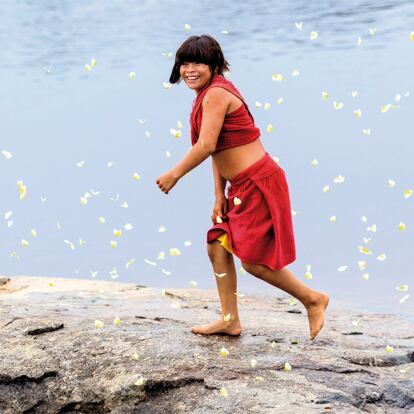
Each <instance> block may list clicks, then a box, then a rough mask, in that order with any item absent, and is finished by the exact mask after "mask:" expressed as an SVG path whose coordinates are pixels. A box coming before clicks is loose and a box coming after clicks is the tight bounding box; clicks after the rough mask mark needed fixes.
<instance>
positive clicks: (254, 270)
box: [241, 261, 266, 277]
mask: <svg viewBox="0 0 414 414" xmlns="http://www.w3.org/2000/svg"><path fill="white" fill-rule="evenodd" d="M241 264H242V266H243V269H244V270H245V271H246V272H248V273H250V274H251V275H253V276H257V277H260V276H261V275H262V274H263V272H264V271H265V270H266V268H265V267H264V266H262V265H258V264H255V263H246V262H243V261H242V262H241Z"/></svg>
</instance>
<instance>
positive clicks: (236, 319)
mask: <svg viewBox="0 0 414 414" xmlns="http://www.w3.org/2000/svg"><path fill="white" fill-rule="evenodd" d="M229 314H230V319H228V320H226V319H225V318H226V316H227V318H228V315H229ZM221 320H222V321H223V322H225V323H228V324H232V323H237V322H240V319H239V315H238V314H234V313H231V312H229V313H223V314H222V315H221Z"/></svg>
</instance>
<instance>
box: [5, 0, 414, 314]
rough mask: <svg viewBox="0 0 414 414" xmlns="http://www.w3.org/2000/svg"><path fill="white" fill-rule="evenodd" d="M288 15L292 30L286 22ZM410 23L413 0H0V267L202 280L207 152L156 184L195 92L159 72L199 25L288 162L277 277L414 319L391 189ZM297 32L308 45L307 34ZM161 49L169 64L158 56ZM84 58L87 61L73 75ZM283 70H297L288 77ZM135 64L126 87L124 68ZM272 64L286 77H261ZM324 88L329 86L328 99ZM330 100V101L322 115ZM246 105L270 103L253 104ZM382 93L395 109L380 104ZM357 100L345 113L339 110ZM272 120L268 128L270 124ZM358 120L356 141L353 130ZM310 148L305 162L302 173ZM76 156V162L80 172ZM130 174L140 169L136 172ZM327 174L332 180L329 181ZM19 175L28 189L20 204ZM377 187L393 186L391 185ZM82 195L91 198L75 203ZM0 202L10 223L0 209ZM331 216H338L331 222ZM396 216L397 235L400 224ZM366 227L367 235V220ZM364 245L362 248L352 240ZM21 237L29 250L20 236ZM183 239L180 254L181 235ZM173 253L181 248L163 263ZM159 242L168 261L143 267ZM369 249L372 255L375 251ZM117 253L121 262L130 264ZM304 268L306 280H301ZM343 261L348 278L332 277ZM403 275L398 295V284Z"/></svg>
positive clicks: (401, 157)
mask: <svg viewBox="0 0 414 414" xmlns="http://www.w3.org/2000/svg"><path fill="white" fill-rule="evenodd" d="M301 21H302V22H303V27H302V30H299V29H298V28H296V27H295V22H301ZM186 23H188V24H190V25H191V30H190V31H188V32H186V31H184V29H183V27H184V24H186ZM369 28H374V29H376V32H375V34H374V35H371V34H370V32H369ZM223 30H227V31H228V32H229V33H228V34H223V33H222V31H223ZM413 30H414V3H413V2H410V1H393V2H387V1H375V2H374V1H366V2H361V1H347V2H331V3H330V4H327V3H326V2H322V1H316V2H301V1H299V2H295V3H294V4H292V3H291V2H287V1H285V2H283V1H282V2H280V1H279V2H269V1H267V2H264V1H262V2H257V1H255V2H243V4H240V3H239V2H225V3H224V4H223V2H217V1H208V2H207V1H199V2H189V1H181V2H157V1H147V2H139V3H138V2H132V1H120V0H119V1H102V0H100V1H87V2H85V1H65V2H58V3H55V4H50V3H49V4H47V2H35V1H28V0H26V1H11V0H5V1H3V2H2V13H1V16H0V43H1V45H2V48H1V55H0V114H1V126H0V151H1V150H7V151H9V152H11V153H12V155H13V156H12V158H11V159H6V158H5V157H3V156H0V188H1V194H2V197H1V201H0V213H1V215H2V217H1V220H2V221H1V223H0V224H1V232H0V260H1V264H2V266H1V272H2V274H4V275H23V274H24V275H44V276H48V277H76V278H91V277H92V276H91V272H96V271H98V273H97V275H96V276H95V277H96V278H99V279H103V280H111V279H112V276H113V277H115V278H117V280H119V281H124V282H136V283H142V284H146V285H149V286H153V287H157V288H160V289H161V288H166V287H190V286H191V285H190V282H191V281H196V282H197V287H200V288H214V287H215V281H214V279H213V277H212V271H211V267H210V263H209V260H208V257H207V253H206V248H205V235H206V231H207V230H208V228H209V227H210V225H211V222H210V215H211V211H212V206H213V201H214V196H213V177H212V173H211V161H210V160H206V161H205V162H204V163H203V164H201V165H200V166H199V167H198V168H196V169H194V170H193V171H192V172H191V173H190V174H189V175H188V176H186V177H184V178H183V179H182V180H181V181H180V182H179V183H178V184H177V185H176V187H174V189H173V190H172V191H171V192H170V194H169V195H165V194H164V193H162V192H161V191H160V190H159V189H158V187H157V186H156V185H155V180H156V178H157V177H158V176H160V175H161V174H162V173H164V172H165V171H167V170H168V169H170V168H171V167H173V166H174V165H175V164H176V163H177V162H179V161H180V159H181V158H182V157H183V156H184V155H185V154H186V152H187V151H188V149H189V148H190V138H189V132H190V128H189V123H188V117H189V114H190V110H191V104H192V100H193V98H194V93H193V92H192V91H191V90H189V89H188V88H187V87H186V86H185V85H183V84H182V85H178V86H174V87H172V88H171V89H165V88H164V87H163V82H168V78H169V75H170V72H171V68H172V62H173V56H174V53H175V51H176V49H177V48H178V46H179V45H180V44H181V43H182V42H183V41H184V40H185V39H186V38H187V37H188V36H189V35H192V34H203V33H208V34H211V35H212V36H214V37H215V38H216V39H217V40H218V41H219V42H220V44H221V46H222V49H223V51H224V53H225V56H226V59H227V60H228V61H229V62H230V64H231V67H230V68H231V74H230V75H229V79H231V80H232V81H233V82H234V84H235V85H236V87H237V88H238V89H239V90H240V91H241V93H242V94H243V96H244V97H245V99H246V100H247V102H248V104H249V106H250V108H251V109H252V111H253V115H254V117H255V121H256V124H257V126H258V127H259V128H260V129H261V131H262V142H263V144H264V146H265V148H266V150H267V151H268V152H269V153H270V154H271V155H272V156H276V157H278V158H279V159H280V165H281V166H282V167H283V169H284V170H285V171H286V175H287V178H288V183H289V188H290V194H291V203H292V209H293V210H294V211H295V212H296V213H297V214H296V215H295V216H294V218H293V221H294V229H295V236H296V244H297V260H296V261H295V262H294V263H292V264H291V265H290V266H289V269H290V270H291V271H292V272H294V273H295V274H296V275H297V276H298V277H299V278H300V279H301V280H303V281H304V282H305V283H307V284H308V285H309V286H312V287H314V288H316V289H319V290H323V291H326V292H329V293H330V295H331V298H332V303H333V305H335V304H338V305H341V306H345V307H349V308H353V309H360V310H369V311H379V312H395V313H397V314H399V315H400V316H402V317H404V318H409V319H411V320H414V316H413V315H414V305H413V298H412V297H410V298H408V300H406V301H405V302H404V303H400V302H399V301H400V299H401V298H402V297H403V296H405V295H406V294H408V293H410V289H412V280H413V270H412V267H411V266H410V265H409V263H410V262H411V261H410V258H411V257H410V256H411V255H412V251H413V248H414V242H413V226H414V221H413V211H414V210H413V202H414V196H412V197H409V198H404V196H403V191H404V190H406V189H414V188H413V187H414V182H413V177H414V167H413V163H412V154H413V149H414V145H413V141H412V131H411V125H412V122H411V119H412V116H413V114H414V112H413V109H414V104H413V97H412V94H413V93H414V90H413V89H414V88H413V83H414V81H413V77H412V74H413V73H414V58H413V56H414V42H413V41H410V39H409V33H410V32H411V31H413ZM311 31H316V32H318V34H319V36H318V39H316V40H310V32H311ZM358 37H361V38H362V43H361V44H360V45H358ZM167 52H173V56H172V57H167V56H164V55H162V53H167ZM92 58H94V59H96V61H97V65H96V67H94V68H93V69H92V71H86V70H85V69H84V65H85V64H87V63H90V62H91V59H92ZM294 69H298V70H299V71H300V75H299V76H296V77H294V76H292V75H291V74H292V71H293V70H294ZM131 71H134V72H136V79H130V78H129V76H128V74H129V73H130V72H131ZM273 73H281V74H283V75H284V76H285V80H284V81H283V82H274V81H272V79H271V75H272V74H273ZM353 90H357V91H358V94H357V96H355V97H354V98H352V96H351V92H352V91H353ZM322 91H327V92H329V94H330V98H329V99H328V100H327V101H323V100H322V98H321V93H322ZM397 94H400V95H401V99H400V100H399V101H396V100H395V96H396V95H397ZM279 97H283V98H284V103H283V104H281V105H279V104H277V103H276V101H277V99H278V98H279ZM333 100H336V101H338V102H343V103H344V107H343V109H341V110H335V109H334V108H333V106H332V102H333ZM256 101H260V102H261V103H262V104H264V103H265V102H269V103H270V104H271V108H270V109H269V110H268V111H265V110H264V109H263V107H262V108H255V102H256ZM387 103H392V104H394V105H399V108H397V109H391V110H389V111H388V112H386V113H381V111H380V106H381V105H385V104H387ZM358 108H360V109H361V110H362V117H361V118H359V119H358V118H356V117H355V116H354V115H353V110H355V109H358ZM138 118H140V119H144V120H145V123H144V124H143V125H141V124H140V122H138ZM179 120H180V121H181V122H182V123H183V128H182V137H181V138H175V137H173V136H172V135H171V134H170V132H169V130H170V128H176V124H177V121H179ZM269 123H272V124H273V126H274V127H275V131H274V132H272V133H267V132H266V126H267V125H268V124H269ZM367 128H370V129H371V135H369V136H367V135H364V134H363V133H362V130H363V129H367ZM146 131H148V132H149V134H150V136H149V137H148V136H147V135H146ZM167 150H168V151H170V153H171V157H167V156H166V151H167ZM314 158H316V159H317V160H318V162H319V165H318V166H317V167H312V166H311V165H310V162H311V160H313V159H314ZM81 161H85V165H84V167H78V166H77V163H79V162H81ZM110 161H112V162H113V165H112V166H111V167H108V166H107V165H108V162H110ZM135 172H136V173H138V174H139V176H140V179H138V180H134V179H133V178H132V177H133V174H134V173H135ZM339 174H341V175H342V176H344V177H345V181H344V182H343V183H340V184H335V183H334V182H333V179H334V178H335V177H337V176H338V175H339ZM20 179H22V180H23V182H24V184H25V185H26V186H27V196H26V199H24V200H19V196H18V188H17V185H16V182H17V180H20ZM388 179H393V180H395V182H396V186H395V187H394V188H390V187H389V186H388ZM328 184H329V186H330V189H331V190H330V192H327V193H324V192H323V191H322V188H323V187H324V186H325V185H328ZM91 189H92V190H93V191H94V192H96V191H100V193H99V194H97V195H95V196H94V195H92V196H91V197H90V198H88V203H87V204H86V205H81V203H80V197H81V196H83V195H84V193H85V192H89V193H90V194H92V193H91ZM41 197H46V200H45V201H42V200H41ZM43 200H44V199H43ZM124 202H126V203H127V205H128V207H127V208H125V207H122V204H123V203H124ZM8 211H12V212H13V214H12V215H11V216H10V217H9V220H13V224H12V225H11V226H10V227H9V226H8V224H7V220H6V219H4V218H3V216H4V214H5V213H6V212H8ZM333 215H336V217H337V222H336V223H331V222H330V221H329V218H330V217H331V216H333ZM100 216H103V217H104V218H105V219H106V222H105V223H104V224H101V223H100V222H99V221H98V218H99V217H100ZM362 216H366V217H367V222H366V223H364V222H362V221H361V217H362ZM400 222H403V223H405V224H406V226H407V227H406V230H405V231H400V230H398V224H399V223H400ZM126 223H131V224H132V225H133V229H132V230H130V231H127V230H125V229H123V234H122V236H121V237H119V238H118V237H115V236H114V235H113V229H121V228H122V226H123V225H124V224H126ZM373 224H376V225H377V231H376V232H375V233H373V232H370V231H368V230H367V227H368V226H372V225H373ZM160 226H165V227H166V229H167V230H166V232H164V233H160V232H159V231H158V229H159V227H160ZM58 227H59V228H58ZM31 229H36V231H37V237H33V236H32V235H31V234H30V231H31ZM363 237H366V238H368V237H369V238H371V239H372V240H371V242H370V243H368V244H365V243H364V241H363ZM79 238H82V239H83V240H85V244H84V245H82V246H80V245H79ZM22 239H25V240H27V241H28V242H29V243H30V244H29V246H27V247H24V246H21V240H22ZM64 240H68V241H70V242H72V243H73V244H74V247H75V248H74V249H73V250H72V249H71V248H70V245H69V244H68V243H65V242H64ZM111 240H117V242H118V247H117V248H115V249H114V248H111V246H110V241H111ZM187 240H189V241H191V242H192V244H191V246H185V245H184V242H185V241H187ZM358 246H365V247H367V248H369V249H371V251H372V252H373V254H372V255H370V256H368V255H364V254H362V253H360V251H359V249H358ZM173 247H176V248H178V249H179V250H180V251H181V255H179V256H171V255H170V254H169V249H170V248H173ZM161 251H164V252H165V259H164V260H158V259H157V257H158V254H159V252H161ZM13 252H15V253H16V254H13ZM381 254H386V260H385V261H379V260H377V256H379V255H381ZM16 255H18V256H19V258H17V257H16ZM130 259H135V263H133V264H131V265H130V266H129V268H128V269H127V268H126V263H127V262H128V260H130ZM145 259H147V260H148V261H150V262H153V263H157V264H156V265H155V266H154V265H151V264H149V263H147V262H146V261H145ZM359 260H365V261H366V264H367V267H366V270H361V269H360V268H359V267H358V261H359ZM307 264H310V265H311V266H312V267H311V272H312V274H313V279H311V280H309V279H305V278H304V274H305V272H306V265H307ZM236 265H237V268H240V261H239V260H238V259H236ZM344 265H347V266H348V268H347V270H346V271H344V272H339V271H338V270H337V269H338V267H340V266H344ZM110 272H112V275H111V273H110ZM168 272H171V273H170V274H166V273H168ZM364 273H368V274H369V280H365V279H364V278H363V277H362V275H363V274H364ZM117 275H118V276H117ZM238 276H239V278H238V280H239V282H238V283H239V285H238V291H239V292H240V293H245V294H248V293H265V294H271V293H275V294H281V293H283V292H280V291H278V290H276V289H274V288H273V287H272V286H270V285H266V284H265V283H264V282H262V281H259V280H257V279H255V278H254V277H252V276H249V275H245V274H242V273H241V272H240V271H238ZM400 284H408V285H409V291H408V292H399V291H397V290H396V289H395V287H396V286H397V285H400Z"/></svg>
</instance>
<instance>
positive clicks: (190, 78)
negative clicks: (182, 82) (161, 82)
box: [187, 76, 199, 80]
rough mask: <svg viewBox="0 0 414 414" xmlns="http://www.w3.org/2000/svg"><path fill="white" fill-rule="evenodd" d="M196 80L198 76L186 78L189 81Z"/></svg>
mask: <svg viewBox="0 0 414 414" xmlns="http://www.w3.org/2000/svg"><path fill="white" fill-rule="evenodd" d="M198 78H199V76H187V79H189V80H196V79H198Z"/></svg>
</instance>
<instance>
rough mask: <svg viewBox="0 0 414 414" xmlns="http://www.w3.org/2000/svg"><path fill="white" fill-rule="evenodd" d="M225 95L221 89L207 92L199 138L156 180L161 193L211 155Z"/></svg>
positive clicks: (225, 92)
mask: <svg viewBox="0 0 414 414" xmlns="http://www.w3.org/2000/svg"><path fill="white" fill-rule="evenodd" d="M227 93H228V92H227V91H225V90H223V89H222V88H211V89H209V90H208V91H207V93H206V96H205V97H204V99H203V103H202V105H203V120H202V123H201V130H200V136H199V138H198V140H197V142H196V143H195V145H193V146H192V148H191V149H190V151H188V153H187V155H186V156H185V157H184V158H183V159H182V160H181V161H180V162H179V163H178V164H177V165H176V166H175V167H174V168H172V169H171V170H170V171H168V172H167V173H165V174H163V175H162V176H161V177H159V178H158V179H157V180H156V183H157V184H158V187H159V188H160V189H161V191H163V192H165V193H166V194H168V191H169V190H170V189H171V188H173V187H174V185H175V184H176V183H177V181H178V180H179V179H180V178H181V177H183V176H184V175H185V174H187V173H188V172H189V171H191V170H192V169H193V168H195V167H197V166H198V165H199V164H201V163H202V162H203V161H204V160H205V159H206V158H208V157H209V156H210V155H211V154H213V152H214V151H215V149H216V145H217V140H218V137H219V135H220V131H221V127H222V126H223V122H224V118H225V116H226V112H227V108H228V106H229V99H228V95H227Z"/></svg>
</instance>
